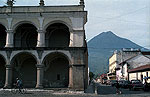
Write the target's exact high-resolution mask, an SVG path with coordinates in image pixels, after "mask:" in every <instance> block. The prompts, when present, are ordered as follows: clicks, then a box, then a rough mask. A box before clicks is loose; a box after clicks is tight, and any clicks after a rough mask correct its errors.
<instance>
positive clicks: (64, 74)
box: [43, 52, 69, 88]
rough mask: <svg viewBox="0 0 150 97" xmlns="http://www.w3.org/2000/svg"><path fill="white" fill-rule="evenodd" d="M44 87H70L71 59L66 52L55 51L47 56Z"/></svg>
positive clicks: (45, 59)
mask: <svg viewBox="0 0 150 97" xmlns="http://www.w3.org/2000/svg"><path fill="white" fill-rule="evenodd" d="M43 64H44V66H45V67H44V87H57V88H60V87H68V85H69V60H68V57H66V55H65V54H63V53H59V52H53V53H50V54H48V55H47V56H45V58H44V60H43Z"/></svg>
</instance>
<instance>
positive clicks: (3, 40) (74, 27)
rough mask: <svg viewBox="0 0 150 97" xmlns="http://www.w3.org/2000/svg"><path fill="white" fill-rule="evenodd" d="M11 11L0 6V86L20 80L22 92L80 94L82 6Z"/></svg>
mask: <svg viewBox="0 0 150 97" xmlns="http://www.w3.org/2000/svg"><path fill="white" fill-rule="evenodd" d="M11 8H12V10H10V7H7V6H6V7H0V10H1V11H0V14H1V15H0V88H1V87H4V88H11V87H12V85H13V83H14V82H15V81H16V78H20V79H21V80H22V82H23V84H24V87H27V88H69V89H76V90H84V89H85V88H86V87H87V85H88V53H87V52H88V50H87V45H86V40H85V29H84V28H85V27H84V25H85V24H86V22H87V12H86V11H84V6H61V7H58V6H53V7H51V6H46V7H44V6H43V7H40V6H38V7H37V6H30V7H28V6H22V7H20V6H17V7H11ZM12 11H13V12H12ZM4 13H8V14H4Z"/></svg>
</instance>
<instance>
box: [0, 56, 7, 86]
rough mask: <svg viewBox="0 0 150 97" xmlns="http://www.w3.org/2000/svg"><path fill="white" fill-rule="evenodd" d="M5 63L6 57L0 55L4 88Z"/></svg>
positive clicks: (0, 76)
mask: <svg viewBox="0 0 150 97" xmlns="http://www.w3.org/2000/svg"><path fill="white" fill-rule="evenodd" d="M5 65H6V59H5V57H4V56H3V55H0V88H2V87H3V86H4V83H5V76H6V74H5Z"/></svg>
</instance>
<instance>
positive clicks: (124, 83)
mask: <svg viewBox="0 0 150 97" xmlns="http://www.w3.org/2000/svg"><path fill="white" fill-rule="evenodd" d="M129 84H130V81H128V80H119V85H120V87H121V88H129Z"/></svg>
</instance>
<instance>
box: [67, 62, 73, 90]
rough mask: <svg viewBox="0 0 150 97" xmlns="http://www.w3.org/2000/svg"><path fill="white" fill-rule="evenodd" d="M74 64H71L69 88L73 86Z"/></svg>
mask: <svg viewBox="0 0 150 97" xmlns="http://www.w3.org/2000/svg"><path fill="white" fill-rule="evenodd" d="M72 67H73V66H72V65H70V66H69V86H68V87H69V88H70V89H71V88H73V73H72Z"/></svg>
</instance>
